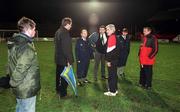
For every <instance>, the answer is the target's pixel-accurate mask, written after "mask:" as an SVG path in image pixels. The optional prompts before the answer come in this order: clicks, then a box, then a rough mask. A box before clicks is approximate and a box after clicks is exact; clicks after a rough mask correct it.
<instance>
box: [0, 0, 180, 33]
mask: <svg viewBox="0 0 180 112" xmlns="http://www.w3.org/2000/svg"><path fill="white" fill-rule="evenodd" d="M90 1H93V0H1V3H0V4H1V7H0V15H1V17H0V29H13V28H16V22H17V21H18V19H20V18H21V17H22V16H26V17H29V18H32V19H33V20H34V21H35V22H36V23H37V29H38V30H39V31H40V32H42V35H46V34H45V32H47V35H51V36H52V35H53V33H54V32H55V30H56V29H57V28H58V27H59V24H60V20H61V19H62V18H63V17H66V16H69V17H71V18H72V19H73V30H74V31H78V30H77V29H79V28H80V27H88V18H89V16H90V15H91V14H92V13H96V14H97V15H98V17H99V22H98V24H108V23H114V24H116V25H117V26H120V25H127V24H128V25H129V24H142V23H144V22H146V21H147V19H149V18H151V17H152V16H153V15H155V14H156V13H157V12H158V11H163V10H167V9H171V8H177V7H179V6H180V0H98V2H99V4H100V6H91V4H90ZM96 1H97V0H96Z"/></svg>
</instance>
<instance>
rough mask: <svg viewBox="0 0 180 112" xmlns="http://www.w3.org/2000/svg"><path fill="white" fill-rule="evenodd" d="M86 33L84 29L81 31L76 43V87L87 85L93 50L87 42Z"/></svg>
mask: <svg viewBox="0 0 180 112" xmlns="http://www.w3.org/2000/svg"><path fill="white" fill-rule="evenodd" d="M87 35H88V32H87V30H86V29H82V30H81V38H79V39H78V40H77V42H76V47H75V53H76V62H77V78H78V85H79V86H81V85H83V83H88V82H89V81H88V80H87V73H88V68H89V63H90V59H92V58H93V50H92V48H91V46H90V44H89V43H88V41H87Z"/></svg>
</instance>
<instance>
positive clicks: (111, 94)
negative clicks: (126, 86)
mask: <svg viewBox="0 0 180 112" xmlns="http://www.w3.org/2000/svg"><path fill="white" fill-rule="evenodd" d="M116 94H117V93H116V92H115V93H112V92H110V91H108V92H105V93H104V95H106V96H116Z"/></svg>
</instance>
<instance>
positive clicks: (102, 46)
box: [94, 25, 107, 81]
mask: <svg viewBox="0 0 180 112" xmlns="http://www.w3.org/2000/svg"><path fill="white" fill-rule="evenodd" d="M106 42H107V35H106V27H105V26H104V25H101V26H100V27H99V38H98V40H97V42H96V46H95V57H94V60H95V63H94V80H95V81H97V73H98V68H99V64H100V63H101V78H102V79H107V77H106V76H105V53H106Z"/></svg>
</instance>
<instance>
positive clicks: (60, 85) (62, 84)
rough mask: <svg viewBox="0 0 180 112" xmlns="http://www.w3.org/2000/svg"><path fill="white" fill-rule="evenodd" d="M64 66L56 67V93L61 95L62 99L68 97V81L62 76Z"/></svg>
mask: <svg viewBox="0 0 180 112" xmlns="http://www.w3.org/2000/svg"><path fill="white" fill-rule="evenodd" d="M64 67H65V66H63V65H56V91H57V93H59V94H60V96H61V97H64V96H66V95H67V86H68V83H67V82H66V80H65V79H64V78H63V77H61V76H60V74H61V73H62V72H63V70H64Z"/></svg>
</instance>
